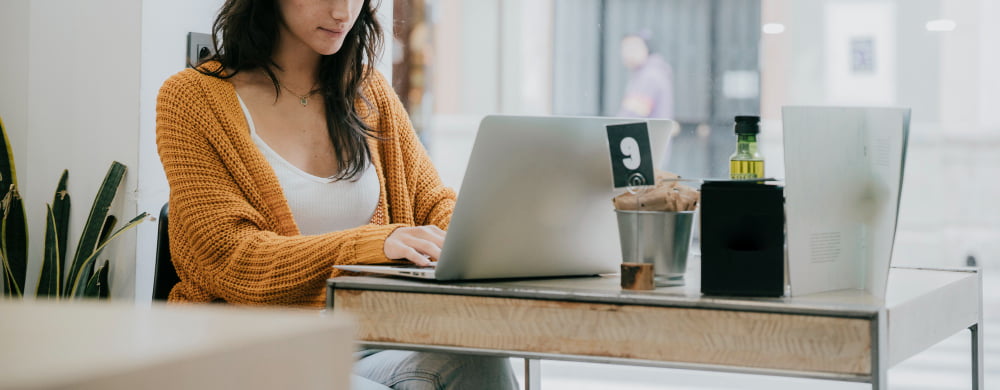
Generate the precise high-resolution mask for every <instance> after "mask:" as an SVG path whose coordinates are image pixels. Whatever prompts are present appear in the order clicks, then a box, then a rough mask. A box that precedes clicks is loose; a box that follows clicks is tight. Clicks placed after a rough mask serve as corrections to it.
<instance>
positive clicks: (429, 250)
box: [406, 238, 441, 259]
mask: <svg viewBox="0 0 1000 390" xmlns="http://www.w3.org/2000/svg"><path fill="white" fill-rule="evenodd" d="M406 244H407V245H409V246H410V247H411V248H413V249H416V250H417V251H418V252H420V253H422V254H424V255H426V256H428V257H430V258H432V259H437V258H439V257H441V246H440V245H438V244H436V243H434V242H431V241H427V240H424V239H420V238H413V239H412V240H411V241H410V242H407V243H406Z"/></svg>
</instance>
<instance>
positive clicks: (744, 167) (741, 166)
mask: <svg viewBox="0 0 1000 390" xmlns="http://www.w3.org/2000/svg"><path fill="white" fill-rule="evenodd" d="M759 123H760V117H759V116H742V115H741V116H737V117H736V153H733V155H732V156H730V157H729V178H730V179H733V180H748V179H761V178H763V177H764V157H761V155H760V153H759V152H757V134H758V133H760V125H759Z"/></svg>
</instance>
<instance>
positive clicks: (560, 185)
mask: <svg viewBox="0 0 1000 390" xmlns="http://www.w3.org/2000/svg"><path fill="white" fill-rule="evenodd" d="M637 121H642V120H639V119H623V118H597V117H557V116H508V115H490V116H487V117H486V118H484V119H483V120H482V122H481V123H480V125H479V132H478V134H477V135H476V141H475V144H474V145H473V148H472V155H471V156H470V158H469V165H468V168H467V169H466V171H465V178H464V179H463V180H462V189H461V191H460V192H459V197H458V201H457V203H456V205H455V212H454V214H453V215H452V219H451V224H450V226H449V229H448V235H447V237H446V238H445V242H444V247H443V248H442V251H441V258H440V259H438V261H437V264H436V266H435V267H432V268H420V267H417V266H415V265H409V266H405V265H401V266H392V265H375V266H366V265H337V266H335V267H336V268H339V269H343V270H348V271H356V272H370V273H379V274H390V275H399V276H406V277H416V278H424V279H436V280H441V281H448V280H468V279H504V278H529V277H554V276H574V275H596V274H602V273H613V272H618V271H619V268H620V264H621V251H620V249H619V241H618V225H617V222H616V219H615V213H614V206H613V204H612V201H611V199H612V198H613V197H614V196H615V195H616V194H617V193H619V192H621V191H620V190H617V191H616V190H615V189H614V188H613V185H612V184H613V183H612V179H611V163H610V157H609V151H608V138H607V132H606V129H605V126H606V125H609V124H619V123H632V122H637ZM646 121H647V122H648V124H649V133H650V141H651V142H650V143H651V144H652V145H654V146H653V156H654V161H653V163H654V164H655V165H654V166H660V162H659V161H658V159H657V157H659V156H662V155H663V154H664V152H665V151H666V148H667V143H668V142H669V135H670V134H671V133H672V132H673V131H674V130H675V129H676V128H677V126H678V125H677V123H676V122H674V121H671V120H666V119H657V120H646Z"/></svg>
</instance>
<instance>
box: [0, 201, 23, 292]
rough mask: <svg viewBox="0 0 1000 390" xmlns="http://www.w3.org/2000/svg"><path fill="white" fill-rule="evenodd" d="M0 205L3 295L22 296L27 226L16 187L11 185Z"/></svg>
mask: <svg viewBox="0 0 1000 390" xmlns="http://www.w3.org/2000/svg"><path fill="white" fill-rule="evenodd" d="M0 203H2V208H3V222H2V223H0V255H2V256H3V259H4V270H5V271H4V295H8V296H22V295H23V292H24V278H25V276H26V275H27V272H28V224H27V221H26V220H25V216H24V202H23V201H22V200H21V195H20V194H19V193H18V191H17V187H16V186H14V185H11V187H10V189H9V190H8V191H7V195H6V196H4V198H3V200H2V202H0Z"/></svg>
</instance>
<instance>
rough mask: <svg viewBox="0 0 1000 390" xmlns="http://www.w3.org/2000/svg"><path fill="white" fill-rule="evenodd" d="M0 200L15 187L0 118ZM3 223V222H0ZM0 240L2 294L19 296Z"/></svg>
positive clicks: (5, 135) (15, 182) (11, 157)
mask: <svg viewBox="0 0 1000 390" xmlns="http://www.w3.org/2000/svg"><path fill="white" fill-rule="evenodd" d="M0 134H2V137H0V142H2V143H3V144H2V145H0V199H6V198H7V194H8V193H9V192H10V190H11V188H15V187H16V186H17V175H16V174H15V172H16V170H15V169H14V153H13V152H12V151H11V147H10V141H9V140H8V138H7V128H6V127H4V125H3V118H0ZM6 210H7V207H2V210H0V212H3V213H6ZM0 223H3V222H0ZM4 244H5V243H4V242H3V240H2V239H0V258H2V259H3V281H4V283H3V293H4V295H6V296H12V295H13V296H21V291H20V285H18V284H16V282H15V281H16V280H17V277H15V269H17V266H16V265H14V264H13V262H14V260H13V259H10V258H9V257H8V256H7V253H6V251H5V248H6V247H5V246H4Z"/></svg>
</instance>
